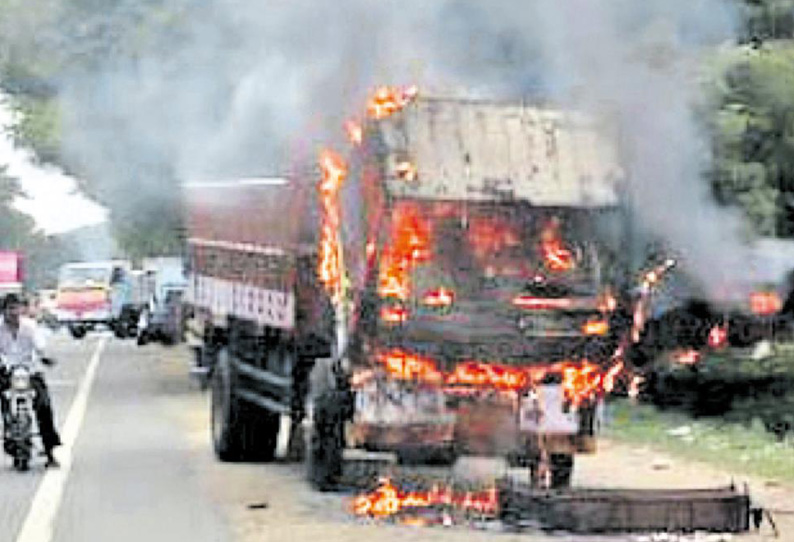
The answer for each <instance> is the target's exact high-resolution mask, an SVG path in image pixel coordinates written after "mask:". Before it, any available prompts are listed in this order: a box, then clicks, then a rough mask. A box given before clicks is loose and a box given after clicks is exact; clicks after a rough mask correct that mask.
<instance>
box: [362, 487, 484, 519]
mask: <svg viewBox="0 0 794 542" xmlns="http://www.w3.org/2000/svg"><path fill="white" fill-rule="evenodd" d="M498 497H499V496H498V493H497V490H496V488H495V487H492V488H490V489H487V490H484V491H462V492H456V491H454V490H453V489H451V488H449V487H442V486H439V485H436V486H433V488H432V489H430V490H428V491H401V490H399V489H398V488H397V487H396V486H395V485H394V484H393V483H392V481H391V480H390V479H388V478H381V479H380V480H379V485H378V487H377V488H375V489H374V490H373V491H371V492H369V493H364V494H362V495H359V496H358V497H356V498H355V499H354V500H353V503H352V509H353V513H354V514H355V515H357V516H370V517H376V518H385V517H389V516H394V515H396V514H399V513H401V512H404V511H406V510H411V509H417V508H429V507H432V506H444V507H449V508H455V509H460V510H465V511H473V512H476V513H479V514H487V515H495V514H496V513H497V511H498V508H499V498H498Z"/></svg>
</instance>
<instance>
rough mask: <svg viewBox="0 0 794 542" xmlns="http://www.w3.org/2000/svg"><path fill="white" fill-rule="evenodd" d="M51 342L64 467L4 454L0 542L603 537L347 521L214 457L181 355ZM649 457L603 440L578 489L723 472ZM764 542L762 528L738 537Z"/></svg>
mask: <svg viewBox="0 0 794 542" xmlns="http://www.w3.org/2000/svg"><path fill="white" fill-rule="evenodd" d="M50 346H51V350H52V354H53V355H54V356H55V357H56V358H57V359H58V360H59V364H58V366H57V367H55V368H54V369H52V370H51V371H50V372H49V374H48V382H49V385H50V389H51V393H52V395H53V400H54V404H55V408H56V418H57V421H58V425H59V427H60V428H61V429H62V433H63V437H64V440H65V445H64V447H63V448H60V449H59V450H58V451H59V453H60V458H61V461H62V463H63V465H62V467H61V468H60V469H58V470H50V471H46V470H45V469H44V467H43V464H44V461H43V459H38V460H37V462H36V463H35V464H34V466H33V468H32V470H31V471H30V472H27V473H18V472H15V471H14V470H13V469H12V468H11V461H10V459H9V458H5V457H4V458H3V460H2V461H0V541H9V542H52V541H57V542H110V541H114V542H115V541H122V542H123V541H136V542H141V541H147V542H150V541H152V542H155V541H168V542H176V541H182V540H185V541H190V542H204V541H241V542H249V541H250V542H253V541H273V542H282V541H283V542H287V541H311V542H321V541H322V542H336V541H338V542H342V541H345V542H348V541H349V542H358V541H361V542H364V541H366V542H370V541H372V540H380V539H385V538H387V537H388V538H403V539H407V540H433V541H436V540H438V541H447V540H449V541H452V540H456V541H460V540H470V541H481V540H482V541H485V540H494V541H501V542H512V541H519V540H520V541H532V540H560V541H562V540H578V541H582V540H602V539H603V538H596V537H592V536H588V537H578V538H574V537H570V536H568V535H564V534H557V535H554V536H548V535H544V534H540V533H520V534H515V533H504V532H492V531H490V530H482V529H472V528H470V527H468V526H457V527H453V528H441V527H436V528H415V527H407V526H395V525H383V524H374V523H371V522H367V521H362V520H357V519H354V518H351V517H350V515H349V513H348V509H347V505H348V503H349V498H350V497H349V496H344V495H335V494H319V493H315V492H313V491H311V490H310V489H309V488H308V486H307V484H306V483H305V482H304V480H303V473H302V468H301V467H300V466H298V465H288V464H278V463H274V464H268V465H261V464H259V465H257V464H222V463H219V462H217V461H216V460H215V458H214V456H213V454H212V451H211V448H210V443H209V429H208V396H207V394H206V393H204V392H201V391H200V390H199V389H198V387H197V386H196V385H195V384H194V383H192V382H191V381H190V379H189V378H188V376H187V370H188V367H187V356H186V354H185V352H184V351H183V350H182V349H181V348H179V347H177V348H172V349H166V348H161V347H159V346H155V345H149V346H146V347H143V348H139V347H137V346H135V344H134V343H133V342H129V341H128V342H122V341H119V340H117V339H114V338H111V337H108V336H103V335H99V334H95V335H90V336H89V337H87V338H86V339H84V340H83V341H74V340H72V339H71V338H69V337H67V336H61V335H57V336H53V337H52V338H51V341H50ZM658 463H659V458H658V456H657V455H656V454H655V453H654V452H653V451H651V450H635V449H628V448H624V447H620V446H616V445H607V446H606V447H605V450H604V452H603V453H600V454H597V455H596V456H593V457H592V458H588V459H585V460H584V461H582V462H581V465H580V467H581V468H579V469H578V470H577V473H576V476H575V482H578V483H588V484H591V485H599V484H600V485H614V484H615V483H620V484H624V485H629V486H630V485H637V484H639V485H649V484H650V485H656V486H659V485H662V486H664V485H668V486H669V484H670V483H674V484H677V486H680V487H685V486H690V487H691V486H697V485H722V484H723V483H724V482H725V481H726V480H727V479H728V476H729V473H724V472H719V471H714V470H710V469H707V468H705V467H703V466H699V465H689V464H680V463H677V462H674V461H672V462H670V464H669V465H668V466H667V467H666V468H665V469H664V470H661V471H660V470H659V469H658ZM479 468H481V469H482V471H483V472H484V473H486V474H487V472H489V469H492V468H494V467H493V466H492V465H488V464H485V465H478V464H471V465H467V466H466V467H465V469H466V470H468V471H470V472H471V471H472V470H473V469H474V470H476V469H479ZM767 493H768V494H769V495H768V496H769V498H770V499H773V501H772V502H773V503H783V502H784V501H788V500H789V499H791V503H794V493H792V492H791V491H790V490H788V489H785V488H780V487H773V488H771V489H769V490H768V491H767ZM783 521H784V528H786V530H785V531H784V532H783V536H781V538H779V539H777V540H794V525H791V522H790V521H788V520H783ZM785 522H788V525H787V524H786V523H785ZM789 527H790V530H789V529H788V528H789ZM786 536H788V537H789V538H786ZM772 539H773V538H772V537H771V533H768V532H767V533H762V534H761V535H746V536H741V537H734V540H741V541H742V542H745V541H748V542H749V541H750V540H772ZM603 540H639V539H638V538H637V537H636V536H628V537H620V538H609V539H603Z"/></svg>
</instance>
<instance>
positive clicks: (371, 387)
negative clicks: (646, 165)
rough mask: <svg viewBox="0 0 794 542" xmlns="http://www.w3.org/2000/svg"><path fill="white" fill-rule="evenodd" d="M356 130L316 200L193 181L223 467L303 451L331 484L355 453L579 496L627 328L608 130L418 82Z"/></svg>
mask: <svg viewBox="0 0 794 542" xmlns="http://www.w3.org/2000/svg"><path fill="white" fill-rule="evenodd" d="M347 128H348V133H349V135H350V140H351V146H350V151H349V153H347V154H346V156H345V157H343V156H342V155H341V154H337V153H335V152H332V151H325V152H323V153H322V156H321V159H320V164H319V172H318V173H319V177H320V180H319V183H318V188H319V198H318V197H317V196H316V193H315V192H314V187H313V186H312V185H313V184H314V183H307V182H305V179H299V178H294V179H282V178H271V179H240V180H237V181H234V182H228V183H215V182H210V183H192V184H190V185H187V186H186V190H185V192H186V197H187V208H188V216H189V225H188V227H189V232H190V238H189V246H190V263H189V268H190V287H189V289H188V293H187V298H188V303H189V305H190V306H191V310H192V312H193V317H194V320H195V321H198V322H199V323H200V325H199V326H198V328H199V329H202V330H203V337H202V341H201V344H200V349H199V356H198V358H197V363H198V364H199V365H200V369H201V370H203V371H204V372H205V373H207V375H208V377H209V378H210V381H211V389H212V409H211V416H212V436H213V444H214V449H215V452H216V454H217V456H218V457H219V458H220V459H221V460H251V459H269V458H272V457H273V456H274V454H275V452H276V447H277V444H278V442H279V441H281V442H289V443H290V448H291V449H292V450H295V451H296V452H295V453H297V450H299V449H301V448H302V447H301V443H305V446H304V447H303V448H304V449H303V450H301V451H302V452H303V453H304V455H305V458H306V462H307V465H308V471H309V478H310V480H311V481H312V483H313V484H314V485H315V486H316V487H318V488H321V489H322V488H330V487H333V486H334V485H335V483H336V482H337V481H338V479H339V477H340V475H341V471H342V463H343V460H344V457H345V455H346V453H348V452H347V450H350V449H358V450H365V451H368V452H389V453H391V454H396V456H397V457H398V458H400V459H402V460H417V459H418V460H431V459H435V460H440V461H452V460H454V459H455V458H456V457H457V456H458V455H459V454H476V455H485V454H487V455H502V456H505V457H507V458H508V459H509V460H510V461H511V462H513V463H515V464H521V465H525V466H529V467H530V469H531V472H532V473H533V478H534V480H535V481H536V482H537V483H539V484H546V485H551V486H553V487H563V486H567V485H568V484H569V483H570V480H571V473H572V469H573V458H574V455H575V454H576V453H579V452H592V451H594V449H595V439H596V435H597V432H598V426H599V413H600V405H601V400H602V398H603V395H604V394H605V393H606V392H608V391H609V390H610V389H611V387H612V386H613V385H614V382H615V380H616V378H617V377H618V375H619V374H620V373H621V372H622V371H623V369H624V362H623V353H624V352H625V351H626V348H628V346H629V345H628V344H627V338H628V337H630V335H631V334H630V333H629V332H628V331H629V328H630V327H631V325H632V324H631V322H632V320H631V314H630V313H631V311H630V310H629V311H628V312H629V317H628V318H626V317H625V316H624V317H621V315H625V313H626V311H625V310H621V303H620V296H618V295H616V292H617V290H618V288H619V287H620V284H619V283H620V280H621V279H620V276H621V270H620V269H618V268H617V267H616V265H615V263H614V262H615V259H614V258H612V257H611V254H610V252H609V250H608V249H607V243H606V242H605V239H607V238H610V236H611V239H612V241H613V245H612V246H615V242H616V239H617V242H618V243H619V238H620V236H621V235H622V231H621V228H620V225H621V224H622V218H621V217H622V215H621V213H620V210H619V209H620V201H619V197H618V187H619V184H620V182H621V175H622V172H621V169H620V167H619V166H618V160H617V151H616V149H615V148H614V147H612V146H611V145H610V139H609V138H607V137H605V136H604V133H605V132H604V131H603V128H602V127H601V126H599V125H598V124H597V123H596V122H595V121H594V120H593V119H591V118H588V117H586V116H584V115H580V114H578V113H576V112H569V111H560V110H555V109H551V108H543V107H537V106H530V105H525V104H512V103H495V102H488V101H474V100H464V99H448V98H428V97H424V96H422V97H420V96H417V95H416V93H415V90H413V89H386V88H384V89H381V90H379V91H378V92H377V93H376V94H375V95H374V97H373V98H372V100H371V102H370V103H369V106H368V109H367V116H366V120H365V121H363V122H361V123H355V122H351V123H349V124H348V125H347ZM302 181H304V182H302ZM623 309H625V307H623ZM282 420H283V422H286V421H287V420H289V422H290V423H282ZM280 433H281V434H280ZM286 433H288V434H289V435H287V434H286ZM302 433H303V436H301V434H302Z"/></svg>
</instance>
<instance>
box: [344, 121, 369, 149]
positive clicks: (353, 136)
mask: <svg viewBox="0 0 794 542" xmlns="http://www.w3.org/2000/svg"><path fill="white" fill-rule="evenodd" d="M345 133H347V139H348V140H349V141H350V143H352V144H353V145H354V146H356V147H358V146H359V145H361V143H362V142H363V141H364V129H363V128H362V127H361V124H359V123H358V122H356V121H354V120H348V121H347V122H345Z"/></svg>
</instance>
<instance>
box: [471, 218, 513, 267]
mask: <svg viewBox="0 0 794 542" xmlns="http://www.w3.org/2000/svg"><path fill="white" fill-rule="evenodd" d="M467 238H468V239H467V240H468V242H469V246H471V251H472V254H474V256H475V257H476V258H477V259H480V260H481V259H489V258H490V257H491V256H492V255H493V254H495V253H498V252H501V251H502V250H504V248H505V247H510V246H516V245H519V244H520V242H521V238H520V237H519V235H518V232H517V231H516V228H515V226H514V225H512V224H510V223H508V222H506V221H504V220H501V219H499V218H493V217H487V218H471V219H470V222H469V231H468V235H467Z"/></svg>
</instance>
